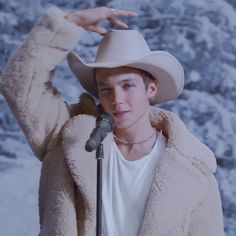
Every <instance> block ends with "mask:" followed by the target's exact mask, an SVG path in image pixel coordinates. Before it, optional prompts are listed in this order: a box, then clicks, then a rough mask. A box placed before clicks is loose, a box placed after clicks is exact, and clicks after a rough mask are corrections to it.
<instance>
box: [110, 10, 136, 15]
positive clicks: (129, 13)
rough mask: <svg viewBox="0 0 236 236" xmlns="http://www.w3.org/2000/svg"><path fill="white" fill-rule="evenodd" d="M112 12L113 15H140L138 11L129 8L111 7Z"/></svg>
mask: <svg viewBox="0 0 236 236" xmlns="http://www.w3.org/2000/svg"><path fill="white" fill-rule="evenodd" d="M110 14H111V16H124V17H136V16H138V13H137V12H134V11H127V10H121V9H113V8H110Z"/></svg>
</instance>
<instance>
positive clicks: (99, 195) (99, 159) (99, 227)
mask: <svg viewBox="0 0 236 236" xmlns="http://www.w3.org/2000/svg"><path fill="white" fill-rule="evenodd" d="M103 158H104V156H103V144H102V143H100V144H99V145H98V147H97V149H96V159H97V209H96V211H97V216H96V236H101V233H102V159H103Z"/></svg>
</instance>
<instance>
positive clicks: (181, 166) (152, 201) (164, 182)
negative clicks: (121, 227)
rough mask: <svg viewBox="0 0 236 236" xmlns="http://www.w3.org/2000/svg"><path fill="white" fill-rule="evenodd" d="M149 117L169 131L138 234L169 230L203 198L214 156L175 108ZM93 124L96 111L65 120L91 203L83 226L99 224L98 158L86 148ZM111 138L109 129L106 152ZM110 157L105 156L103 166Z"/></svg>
mask: <svg viewBox="0 0 236 236" xmlns="http://www.w3.org/2000/svg"><path fill="white" fill-rule="evenodd" d="M150 120H151V122H152V125H153V126H154V127H155V128H156V129H157V130H162V132H163V134H164V135H165V136H166V137H167V148H166V151H165V153H164V155H163V156H162V158H160V159H159V163H158V167H157V169H156V173H155V176H154V180H153V183H152V187H151V192H150V195H149V199H148V202H147V206H146V212H145V217H144V221H143V224H142V228H141V233H140V235H156V233H157V232H158V233H160V235H167V233H168V232H169V233H170V229H171V227H174V225H176V224H178V223H179V222H180V221H181V220H183V219H184V218H185V217H187V214H188V213H189V212H190V211H191V210H193V208H194V206H196V204H197V203H198V202H199V199H201V198H202V196H203V194H204V192H205V190H206V187H207V181H206V178H205V175H208V174H209V173H210V172H212V171H214V170H215V160H214V157H213V154H212V152H211V151H210V150H209V149H208V148H207V147H206V146H205V145H203V144H202V143H200V142H199V141H198V140H197V138H195V137H194V136H193V135H192V134H190V133H189V131H188V130H187V128H186V127H185V125H184V124H183V123H182V121H181V120H180V119H179V118H178V117H177V116H175V115H174V114H173V113H171V112H167V111H164V110H161V109H151V111H150ZM93 127H95V117H92V116H88V115H78V116H76V117H74V118H72V119H71V120H70V121H69V122H68V123H67V124H66V125H65V127H64V130H63V134H62V136H63V138H62V140H63V149H64V152H65V159H66V162H67V164H68V167H69V169H70V172H71V174H72V177H73V179H74V181H75V183H76V185H77V186H78V188H79V189H80V192H81V194H82V197H83V199H84V201H85V205H86V206H87V207H86V211H85V227H86V228H90V229H91V228H95V223H96V222H95V220H96V158H95V151H94V152H92V153H88V152H86V151H85V148H84V147H85V143H86V141H87V139H88V138H89V135H90V134H91V132H92V129H93ZM111 142H112V135H111V134H109V135H108V136H107V137H106V138H105V140H104V141H103V143H104V156H105V157H106V156H108V155H109V147H110V143H111ZM106 160H107V158H104V161H103V169H104V168H106V165H107V161H106ZM186 176H188V177H187V178H186ZM196 177H197V178H196ZM196 188H197V189H198V191H197V192H196V191H195V189H196ZM186 193H194V194H190V195H189V194H186ZM157 202H158V204H156V203H157ZM166 202H168V204H169V206H168V207H166ZM170 216H171V218H170ZM166 222H168V223H166ZM92 234H93V232H92V233H91V235H92ZM168 235H171V233H170V234H168Z"/></svg>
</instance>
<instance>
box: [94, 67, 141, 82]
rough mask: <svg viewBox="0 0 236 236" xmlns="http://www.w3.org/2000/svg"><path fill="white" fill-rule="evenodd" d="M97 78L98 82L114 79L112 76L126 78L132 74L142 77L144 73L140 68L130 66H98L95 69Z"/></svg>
mask: <svg viewBox="0 0 236 236" xmlns="http://www.w3.org/2000/svg"><path fill="white" fill-rule="evenodd" d="M95 75H96V80H97V81H98V82H100V81H103V80H106V79H112V78H114V79H115V78H121V79H122V78H124V79H125V78H126V77H127V76H132V77H135V78H140V79H142V76H141V75H142V74H141V72H140V71H139V70H138V69H135V68H130V67H117V68H97V69H96V70H95Z"/></svg>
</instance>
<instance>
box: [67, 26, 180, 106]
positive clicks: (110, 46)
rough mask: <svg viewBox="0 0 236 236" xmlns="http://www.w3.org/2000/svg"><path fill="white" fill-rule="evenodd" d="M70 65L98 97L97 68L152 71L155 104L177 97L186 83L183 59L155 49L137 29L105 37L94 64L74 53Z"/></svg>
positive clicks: (92, 93)
mask: <svg viewBox="0 0 236 236" xmlns="http://www.w3.org/2000/svg"><path fill="white" fill-rule="evenodd" d="M67 59H68V64H69V67H70V69H71V70H72V72H73V73H74V74H75V76H76V77H77V78H78V79H79V81H80V83H81V85H82V86H83V88H84V89H85V90H86V91H88V92H89V93H90V94H91V95H93V96H95V97H98V93H97V88H96V83H95V82H94V78H93V77H94V69H95V68H115V67H121V66H126V67H132V68H137V69H141V70H144V71H147V72H149V73H150V74H151V75H152V76H154V78H156V79H157V80H158V92H157V95H156V97H155V98H154V99H153V101H152V103H153V104H160V103H163V102H167V101H169V100H172V99H174V98H176V97H177V96H178V95H179V94H180V93H181V91H182V89H183V86H184V71H183V68H182V66H181V64H180V63H179V61H178V60H177V59H176V58H175V57H174V56H172V55H171V54H169V53H168V52H165V51H151V50H150V49H149V47H148V45H147V43H146V41H145V39H144V38H143V36H142V35H141V34H140V33H139V32H138V31H136V30H113V31H111V32H109V33H107V34H106V35H105V36H104V38H103V39H102V41H101V43H100V45H99V48H98V51H97V56H96V60H95V62H94V63H87V64H86V63H85V62H84V61H83V60H82V59H81V58H80V57H79V56H78V55H76V54H75V53H74V52H70V53H69V54H68V57H67Z"/></svg>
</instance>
